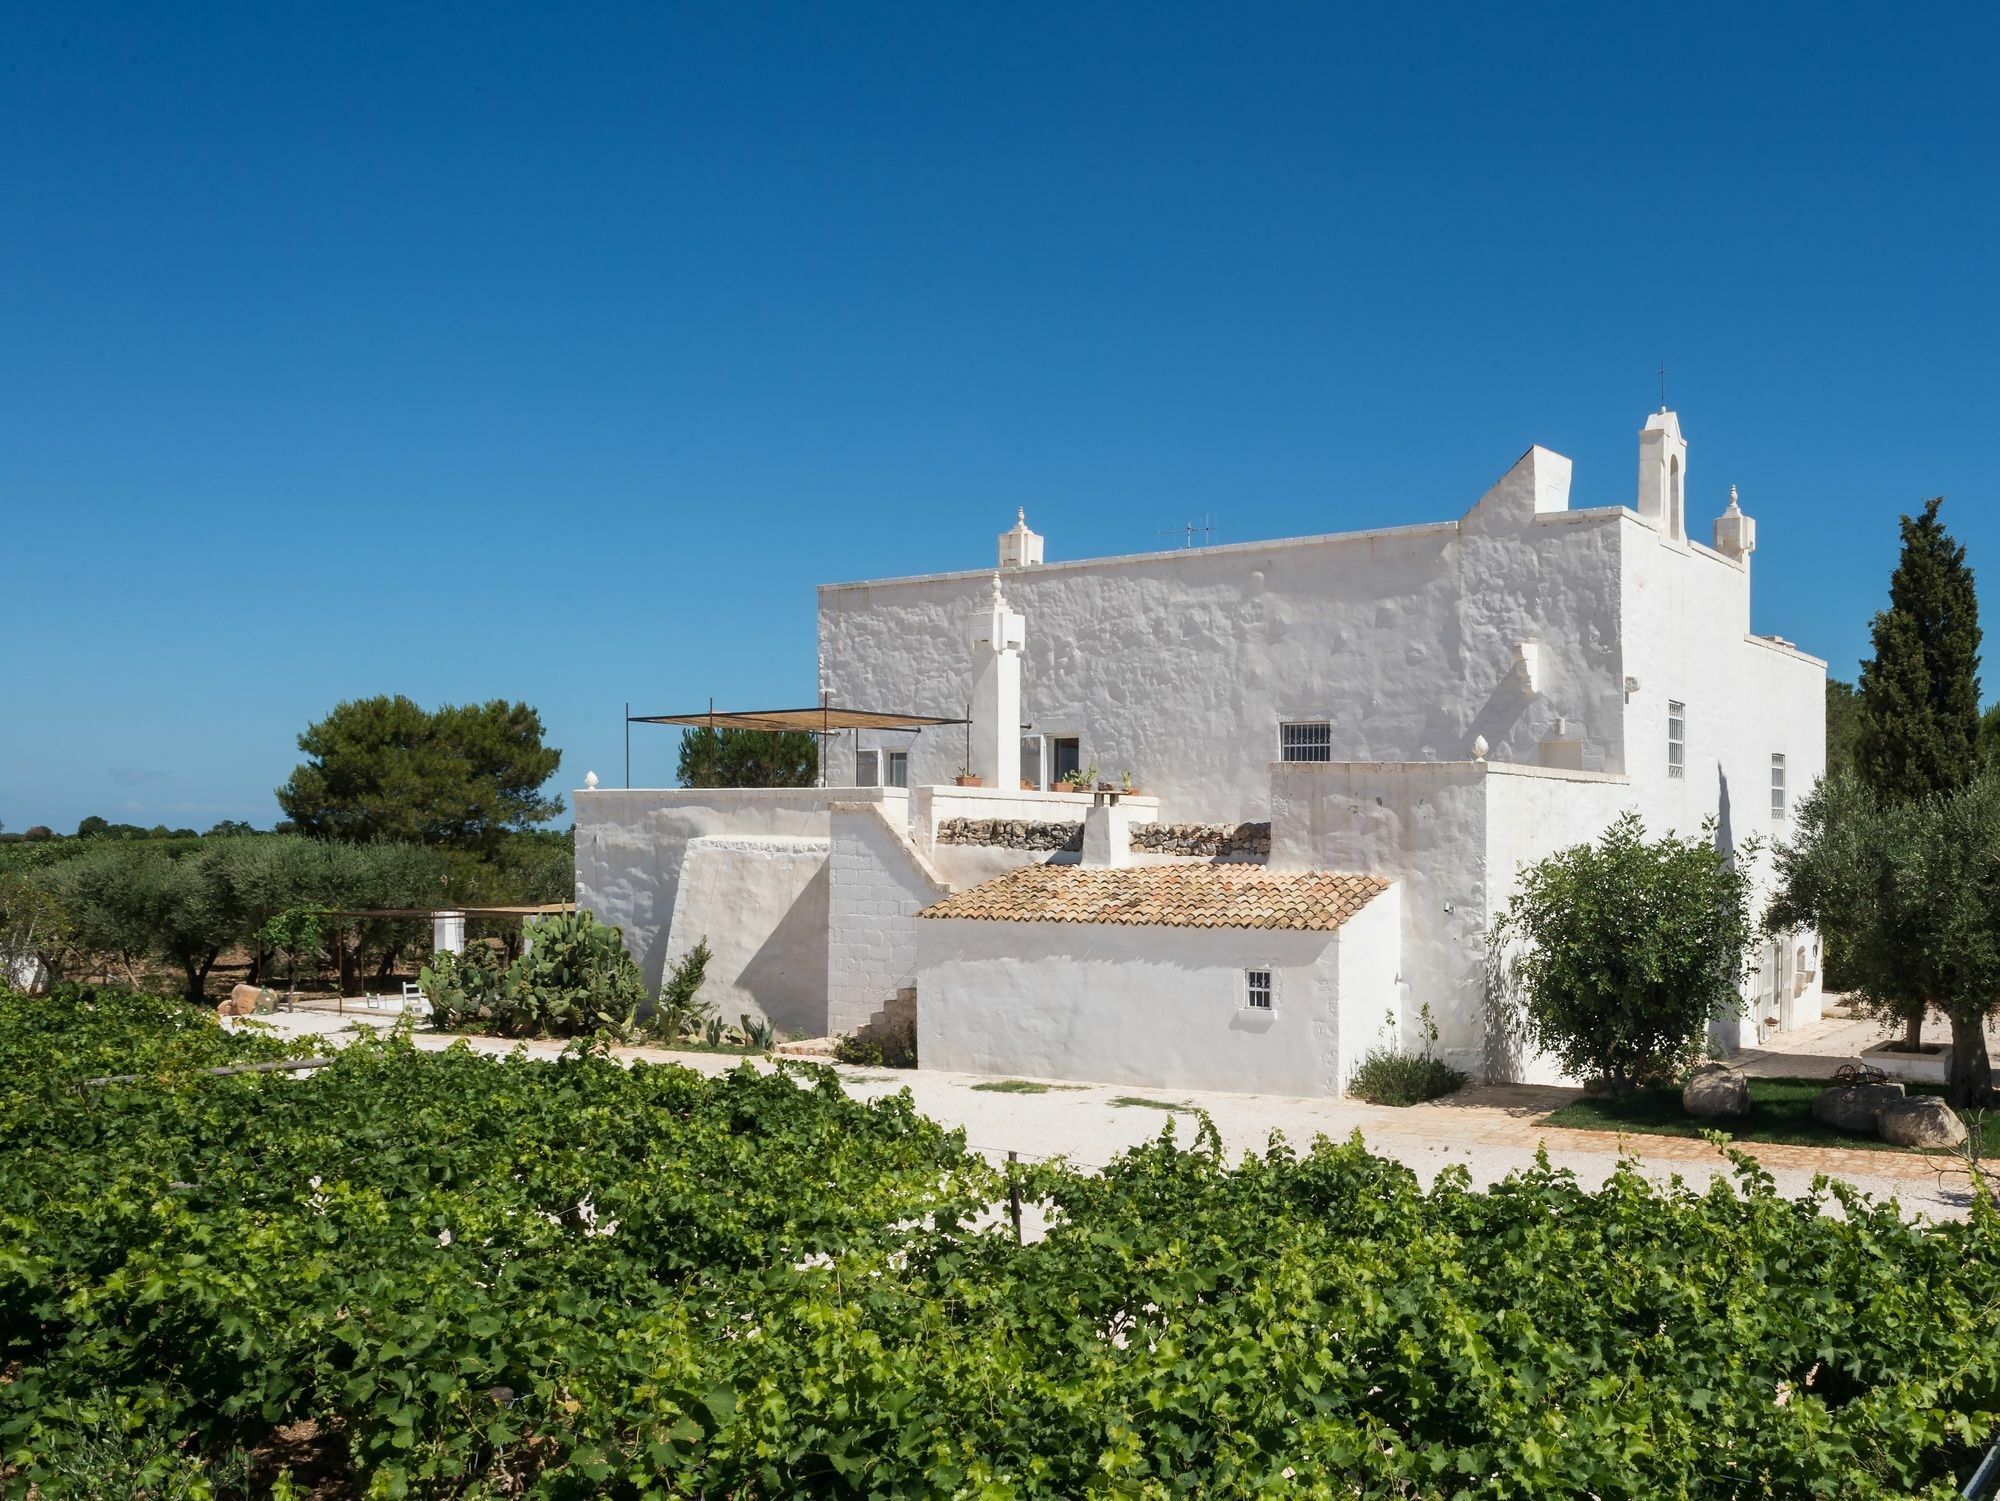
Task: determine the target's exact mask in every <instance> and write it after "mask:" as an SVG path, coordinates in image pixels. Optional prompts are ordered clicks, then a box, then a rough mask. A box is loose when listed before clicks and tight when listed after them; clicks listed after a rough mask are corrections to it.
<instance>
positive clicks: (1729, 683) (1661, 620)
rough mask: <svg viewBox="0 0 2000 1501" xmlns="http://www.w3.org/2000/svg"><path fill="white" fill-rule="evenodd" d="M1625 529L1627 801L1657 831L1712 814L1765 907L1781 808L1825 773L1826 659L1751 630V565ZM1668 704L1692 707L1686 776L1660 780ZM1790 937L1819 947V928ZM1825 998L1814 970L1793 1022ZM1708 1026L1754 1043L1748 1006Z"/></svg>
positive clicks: (1727, 1037)
mask: <svg viewBox="0 0 2000 1501" xmlns="http://www.w3.org/2000/svg"><path fill="white" fill-rule="evenodd" d="M1627 530H1628V534H1629V535H1628V538H1627V545H1626V549H1625V555H1626V566H1625V570H1624V594H1625V602H1624V605H1623V611H1624V615H1625V618H1626V622H1627V624H1626V640H1627V647H1626V655H1627V663H1628V669H1627V670H1628V672H1629V673H1630V675H1631V676H1632V677H1633V678H1634V679H1636V681H1637V684H1638V686H1637V688H1636V689H1635V690H1634V691H1633V692H1632V693H1631V694H1630V696H1629V700H1628V702H1627V703H1626V705H1625V720H1626V737H1627V741H1628V743H1629V744H1630V745H1631V747H1632V752H1631V756H1632V768H1633V786H1634V802H1635V804H1636V806H1637V807H1638V810H1639V812H1640V814H1641V816H1642V817H1643V818H1644V819H1645V822H1646V826H1647V828H1648V829H1649V830H1653V831H1656V832H1664V831H1666V830H1673V831H1676V832H1679V833H1682V834H1694V833H1698V832H1700V830H1701V829H1702V827H1703V825H1704V823H1705V822H1707V821H1708V820H1710V819H1713V820H1715V821H1716V824H1717V831H1718V834H1719V836H1720V838H1721V839H1722V842H1723V843H1724V845H1725V846H1727V847H1729V848H1731V849H1734V850H1736V851H1737V852H1738V853H1739V855H1740V856H1741V857H1742V858H1745V859H1747V860H1748V861H1749V862H1750V869H1751V871H1752V874H1753V876H1754V877H1755V881H1756V893H1757V894H1756V899H1755V901H1756V911H1757V912H1758V914H1760V915H1761V912H1762V910H1763V906H1764V903H1765V902H1766V900H1767V899H1768V897H1769V894H1770V892H1771V889H1772V861H1771V852H1772V847H1773V846H1774V845H1775V844H1776V843H1777V842H1779V841H1781V840H1783V839H1786V838H1789V837H1790V835H1791V831H1792V830H1791V819H1790V817H1789V813H1790V810H1791V809H1792V808H1795V807H1796V806H1797V804H1798V801H1799V800H1800V799H1801V798H1803V797H1804V796H1805V795H1806V793H1807V792H1808V791H1810V790H1811V788H1812V786H1813V784H1814V783H1815V782H1817V781H1818V780H1819V779H1820V777H1821V776H1823V775H1824V774H1825V771H1826V664H1825V663H1824V662H1822V661H1820V660H1819V659H1818V658H1817V657H1812V656H1808V655H1806V654H1805V653H1803V652H1801V651H1798V650H1797V649H1796V648H1793V647H1789V646H1784V645H1780V644H1778V643H1776V642H1773V641H1769V640H1765V639H1763V638H1761V637H1757V636H1753V635H1750V634H1749V627H1750V566H1751V565H1750V563H1749V561H1747V560H1746V561H1745V562H1740V563H1739V562H1737V561H1735V560H1734V559H1731V558H1728V557H1725V556H1723V555H1722V554H1720V553H1717V552H1714V551H1712V550H1711V549H1709V548H1706V547H1703V546H1701V545H1700V544H1699V543H1692V542H1683V543H1676V542H1674V541H1673V540H1672V539H1670V538H1667V537H1665V536H1663V535H1662V534H1661V533H1659V532H1656V531H1654V530H1653V529H1652V528H1650V527H1647V526H1644V525H1641V524H1640V523H1638V522H1637V521H1634V522H1633V523H1631V525H1630V526H1629V527H1628V529H1627ZM1753 556H1754V555H1753ZM1670 701H1679V702H1680V703H1682V704H1684V705H1686V709H1687V713H1686V750H1685V763H1686V775H1685V776H1683V777H1681V778H1678V779H1675V778H1671V777H1669V776H1668V775H1667V705H1668V703H1669V702H1670ZM1774 753H1775V754H1780V755H1783V756H1784V757H1785V763H1786V767H1785V769H1786V781H1787V788H1788V791H1787V814H1788V816H1787V817H1786V818H1784V819H1781V820H1774V819H1773V818H1772V817H1771V805H1770V774H1771V756H1772V755H1773V754H1774ZM1756 845H1761V848H1760V849H1756V850H1754V852H1753V849H1752V847H1753V846H1756ZM1796 941H1797V942H1803V943H1804V944H1806V945H1807V947H1808V949H1809V951H1814V952H1816V951H1817V948H1818V944H1819V938H1818V935H1817V934H1814V933H1810V932H1807V933H1804V934H1801V935H1799V937H1798V939H1797V940H1796ZM1756 989H1757V977H1756V976H1755V975H1750V976H1747V977H1746V981H1745V990H1746V992H1747V993H1749V994H1752V995H1754V994H1755V993H1756ZM1821 999H1822V998H1821V993H1820V983H1819V975H1818V965H1817V964H1815V965H1814V967H1813V974H1812V977H1811V980H1810V982H1809V983H1808V984H1807V985H1806V986H1805V988H1804V990H1803V992H1802V993H1801V994H1799V995H1798V996H1797V997H1796V998H1795V999H1794V1000H1793V1002H1792V1006H1791V1019H1792V1022H1793V1025H1795V1026H1802V1025H1806V1024H1808V1023H1810V1022H1812V1021H1816V1020H1818V1018H1819V1015H1820V1009H1821ZM1715 1032H1716V1036H1717V1039H1718V1040H1719V1041H1721V1042H1723V1043H1725V1044H1726V1045H1729V1046H1744V1045H1752V1044H1754V1043H1755V1042H1757V1041H1758V1040H1759V1038H1758V1028H1757V1025H1756V1020H1755V1018H1754V1017H1753V1016H1751V1015H1749V1014H1748V1013H1746V1015H1745V1016H1744V1017H1743V1019H1742V1020H1741V1021H1740V1022H1739V1023H1736V1024H1733V1025H1726V1026H1725V1025H1718V1027H1717V1028H1716V1029H1715Z"/></svg>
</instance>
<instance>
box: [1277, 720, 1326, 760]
mask: <svg viewBox="0 0 2000 1501" xmlns="http://www.w3.org/2000/svg"><path fill="white" fill-rule="evenodd" d="M1278 759H1279V760H1280V761H1331V760H1332V759H1333V726H1332V725H1330V724H1328V723H1327V722H1326V721H1325V720H1323V719H1301V720H1292V721H1289V722H1287V723H1285V724H1281V725H1279V726H1278Z"/></svg>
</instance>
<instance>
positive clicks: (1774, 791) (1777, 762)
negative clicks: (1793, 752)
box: [1771, 755, 1785, 819]
mask: <svg viewBox="0 0 2000 1501" xmlns="http://www.w3.org/2000/svg"><path fill="white" fill-rule="evenodd" d="M1784 816H1785V758H1784V757H1783V756H1778V755H1774V756H1772V757H1771V817H1773V818H1777V819H1782V818H1783V817H1784Z"/></svg>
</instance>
